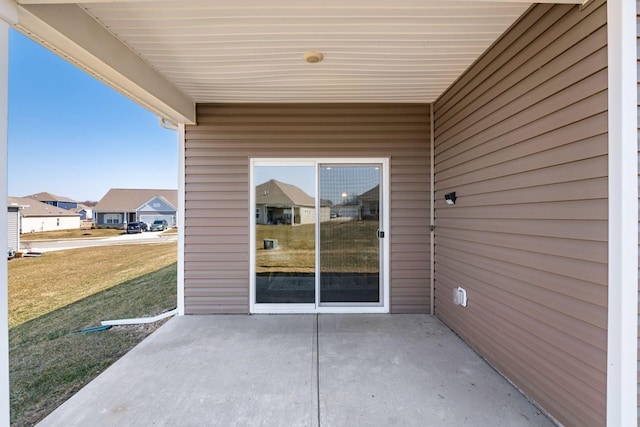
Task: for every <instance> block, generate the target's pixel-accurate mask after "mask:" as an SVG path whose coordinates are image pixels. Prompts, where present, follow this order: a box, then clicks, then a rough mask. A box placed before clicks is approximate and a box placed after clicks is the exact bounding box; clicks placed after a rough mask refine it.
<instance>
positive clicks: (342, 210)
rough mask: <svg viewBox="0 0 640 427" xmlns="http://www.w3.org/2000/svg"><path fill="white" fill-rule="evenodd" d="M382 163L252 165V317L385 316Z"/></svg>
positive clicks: (278, 162) (385, 210)
mask: <svg viewBox="0 0 640 427" xmlns="http://www.w3.org/2000/svg"><path fill="white" fill-rule="evenodd" d="M387 169H388V161H387V160H386V159H375V160H374V159H363V160H360V159H318V160H307V159H252V160H251V170H252V174H251V183H252V193H253V194H252V195H251V200H252V205H251V215H252V216H254V217H253V221H252V222H253V224H252V228H251V236H252V244H251V247H252V256H251V260H252V269H251V270H252V279H251V304H252V307H251V310H252V312H309V311H316V312H354V311H356V312H371V313H379V312H387V311H388V303H389V295H388V294H389V292H388V273H386V272H387V271H388V260H387V258H388V257H386V256H384V254H385V253H386V252H385V251H388V241H387V240H388V239H385V238H384V237H385V236H384V230H385V228H386V227H388V219H387V218H388V208H387V204H386V203H385V200H386V199H385V197H388V194H387V192H388V189H387V188H386V187H385V185H384V184H385V182H386V175H385V174H386V173H388V172H387Z"/></svg>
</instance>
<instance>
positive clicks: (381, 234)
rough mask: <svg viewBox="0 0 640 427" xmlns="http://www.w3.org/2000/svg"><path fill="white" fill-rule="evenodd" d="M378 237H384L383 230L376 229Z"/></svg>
mask: <svg viewBox="0 0 640 427" xmlns="http://www.w3.org/2000/svg"><path fill="white" fill-rule="evenodd" d="M378 239H384V231H381V230H378Z"/></svg>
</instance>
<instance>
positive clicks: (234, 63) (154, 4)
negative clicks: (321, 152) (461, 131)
mask: <svg viewBox="0 0 640 427" xmlns="http://www.w3.org/2000/svg"><path fill="white" fill-rule="evenodd" d="M560 2H562V3H579V2H580V1H579V0H562V1H560ZM19 3H20V4H21V10H22V11H23V14H22V15H21V16H22V18H23V19H22V21H23V22H22V23H19V24H18V28H21V29H22V30H23V31H25V32H26V33H28V34H30V35H31V36H32V37H34V38H35V39H37V40H39V41H41V42H43V43H44V44H46V45H49V46H52V47H54V48H55V49H56V50H58V51H59V52H60V53H61V54H62V55H63V56H66V57H67V58H69V59H70V60H72V61H74V62H76V63H78V64H79V65H80V66H82V67H84V68H85V69H87V70H88V71H89V72H92V73H93V74H95V75H96V76H98V77H99V78H102V79H103V80H105V81H106V82H107V83H109V84H111V85H112V86H114V87H116V88H117V89H119V90H121V91H122V92H124V93H125V94H127V95H129V96H131V97H132V98H134V99H136V100H138V101H140V102H141V103H142V104H143V105H145V106H147V107H148V108H150V109H152V110H154V111H157V112H158V114H161V113H162V111H163V109H166V107H167V106H168V107H171V104H172V98H173V97H175V96H176V93H174V94H171V93H169V94H164V95H162V94H159V95H156V94H155V93H153V92H154V91H156V90H158V87H159V86H162V85H164V84H165V83H163V81H164V82H166V84H168V85H169V86H172V88H171V89H172V90H174V91H175V92H177V96H178V98H181V96H183V97H184V98H187V99H190V100H191V101H192V102H195V103H206V102H221V103H239V102H262V103H267V102H268V103H279V102H409V103H429V102H433V101H434V100H435V99H437V97H438V96H439V95H440V94H442V92H443V91H444V90H446V88H447V87H449V85H451V83H452V82H453V81H454V80H455V79H456V78H458V76H460V74H461V73H462V72H463V71H464V70H465V69H467V68H468V67H469V66H470V65H471V64H472V63H473V62H474V61H475V60H476V59H477V58H478V57H479V56H480V55H481V54H482V53H483V52H484V51H485V50H486V49H487V48H488V47H489V46H490V45H491V44H492V43H493V42H494V41H495V40H496V39H497V38H498V37H499V36H500V35H501V34H502V33H504V31H505V30H506V29H507V28H509V26H510V25H512V24H513V23H514V22H515V21H516V20H517V19H518V18H519V17H520V16H521V15H522V14H523V13H524V11H525V10H526V9H527V8H528V7H529V6H530V5H531V3H530V2H527V1H523V0H514V1H493V2H488V1H480V0H467V1H461V0H324V1H319V0H306V1H305V0H298V1H292V0H271V1H265V0H235V1H233V2H223V1H212V0H182V1H167V0H141V1H136V2H133V1H126V0H119V1H118V0H116V1H113V0H111V1H104V2H103V1H99V0H87V1H86V2H84V3H82V4H78V5H77V7H76V6H74V5H73V4H69V3H73V2H71V1H65V0H58V1H55V0H22V1H19ZM55 3H60V4H55ZM70 8H73V9H70ZM80 12H81V13H82V14H83V15H85V18H84V19H85V21H87V22H84V21H83V22H82V23H79V22H78V18H79V17H80V16H79V15H78V13H80ZM87 16H89V17H91V20H89V19H87ZM67 21H68V22H67ZM91 25H94V26H95V28H96V30H95V31H91V28H89V27H90V26H91ZM49 26H50V27H49ZM76 27H81V28H84V29H85V31H84V32H82V31H80V30H78V29H77V28H76ZM87 28H88V29H87ZM105 29H106V31H104V30H105ZM94 33H96V34H98V33H104V34H102V35H101V36H100V37H99V38H97V39H96V41H95V43H91V41H87V40H86V39H87V37H88V36H90V35H92V34H94ZM58 36H60V37H58ZM91 37H93V36H91ZM96 37H98V36H96ZM105 37H108V38H112V39H114V40H115V41H117V45H119V46H120V48H118V47H117V46H111V45H113V43H110V44H109V45H108V46H107V44H105V40H104V39H105ZM106 41H109V40H106ZM103 45H104V46H105V47H104V50H105V51H107V52H106V53H105V52H101V50H103V48H101V46H103ZM119 49H121V50H123V51H125V50H126V51H127V52H125V53H127V55H129V56H128V58H129V59H128V61H129V62H131V61H133V62H136V61H137V62H140V64H141V65H144V66H146V67H147V68H148V70H146V71H144V70H139V69H140V65H137V66H136V70H137V71H136V70H127V69H126V64H120V65H118V64H117V62H118V61H121V62H126V61H124V60H123V59H122V58H124V57H123V56H122V55H120V54H119V52H118V50H119ZM312 50H313V51H318V52H321V53H322V54H323V55H324V60H323V61H322V62H320V63H316V64H309V63H307V62H305V61H304V60H303V55H304V54H305V53H306V52H308V51H312ZM131 53H134V54H135V55H136V56H137V57H136V58H134V59H131V58H130V57H131ZM140 59H141V60H142V61H140ZM97 62H98V63H97ZM99 63H102V64H103V65H104V66H101V65H100V64H99ZM114 69H115V70H114ZM142 71H144V73H142V74H144V75H146V74H149V75H150V76H151V77H153V79H155V80H157V82H156V83H155V84H154V85H151V86H150V83H148V79H147V78H146V77H141V76H142V74H141V72H142ZM136 80H139V81H136ZM132 82H135V84H132ZM147 86H150V87H147ZM139 88H141V89H142V92H147V93H146V94H145V93H143V94H142V95H139V94H137V91H138V89H139ZM176 89H177V91H176ZM170 92H171V91H170ZM149 94H150V95H151V96H148V95H149ZM158 100H160V102H157V101H158ZM179 101H180V102H183V101H184V99H180V100H179ZM154 103H157V104H158V106H154V105H153V104H154ZM187 110H188V108H187ZM185 111H186V110H185V109H184V108H183V109H182V113H180V114H166V116H167V117H169V118H172V119H174V120H178V121H190V120H191V119H192V117H188V116H190V114H189V113H188V112H185ZM185 117H187V118H186V120H185Z"/></svg>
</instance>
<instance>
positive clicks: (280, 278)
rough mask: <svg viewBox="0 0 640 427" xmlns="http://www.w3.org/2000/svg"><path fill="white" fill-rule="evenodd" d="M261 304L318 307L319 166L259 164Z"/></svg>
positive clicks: (257, 240)
mask: <svg viewBox="0 0 640 427" xmlns="http://www.w3.org/2000/svg"><path fill="white" fill-rule="evenodd" d="M254 181H255V183H256V186H255V203H254V208H255V248H256V249H255V302H256V303H272V304H296V303H297V304H306V303H311V304H315V302H316V296H315V295H316V293H315V289H316V280H315V270H316V269H315V265H316V264H315V262H316V255H315V239H316V237H315V236H316V233H315V227H316V212H315V209H316V198H315V167H314V166H256V167H255V169H254Z"/></svg>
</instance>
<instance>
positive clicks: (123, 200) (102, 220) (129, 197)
mask: <svg viewBox="0 0 640 427" xmlns="http://www.w3.org/2000/svg"><path fill="white" fill-rule="evenodd" d="M177 206H178V191H177V190H157V189H134V188H112V189H110V190H109V191H108V192H107V194H105V195H104V197H103V198H102V199H101V200H100V201H99V202H98V204H97V205H96V206H95V207H94V208H93V220H94V223H95V225H96V226H97V227H101V226H102V227H117V228H124V227H125V225H126V224H127V223H130V222H139V221H141V222H146V223H151V222H153V221H155V220H159V219H164V220H166V221H167V223H168V224H169V226H170V227H175V226H176V211H177Z"/></svg>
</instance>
